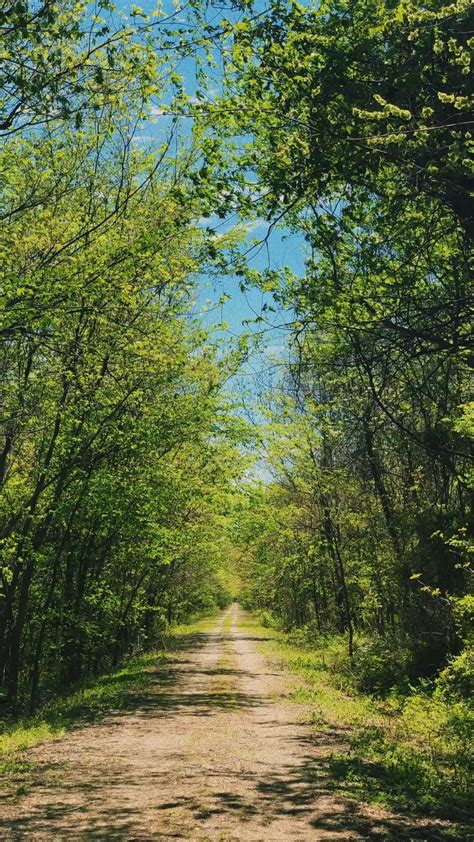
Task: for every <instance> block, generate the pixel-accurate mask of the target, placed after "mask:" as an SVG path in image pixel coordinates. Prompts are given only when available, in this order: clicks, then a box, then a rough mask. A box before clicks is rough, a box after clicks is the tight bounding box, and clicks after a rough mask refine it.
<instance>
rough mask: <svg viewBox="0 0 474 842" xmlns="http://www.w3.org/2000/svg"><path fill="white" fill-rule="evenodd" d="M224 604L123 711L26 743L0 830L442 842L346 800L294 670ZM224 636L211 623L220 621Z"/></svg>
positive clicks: (431, 831)
mask: <svg viewBox="0 0 474 842" xmlns="http://www.w3.org/2000/svg"><path fill="white" fill-rule="evenodd" d="M239 613H240V611H239V609H238V607H237V606H236V605H233V606H231V608H230V609H229V610H228V611H227V612H226V613H225V614H224V615H223V617H222V618H221V620H220V622H219V624H218V626H217V627H216V629H215V630H214V631H213V632H212V633H210V634H199V635H195V636H193V638H192V640H191V641H190V644H189V648H187V649H186V651H182V652H179V651H178V652H177V654H176V658H175V659H174V661H173V663H172V665H171V668H170V669H169V670H168V669H165V670H159V671H158V672H157V674H156V683H154V684H153V686H152V687H151V688H149V689H148V690H147V691H146V693H145V694H142V695H140V696H139V697H137V700H136V705H134V706H133V709H132V708H131V709H129V710H126V711H120V712H118V713H112V714H110V715H109V716H107V717H106V718H105V720H103V721H102V722H100V723H96V724H93V725H86V726H80V727H78V728H77V729H76V730H74V731H72V732H70V733H69V734H68V735H67V736H66V737H65V738H64V739H63V740H61V741H58V742H49V743H45V744H43V745H42V746H39V747H38V748H37V749H35V750H33V751H31V752H30V753H29V757H30V758H31V759H33V760H34V761H35V762H36V763H38V764H39V766H40V770H42V775H41V776H40V778H39V780H38V784H37V786H35V787H34V788H33V790H31V791H30V792H28V793H26V794H25V795H24V796H20V797H19V798H18V800H17V801H16V802H15V803H11V804H10V805H4V807H3V808H1V816H0V838H1V839H2V840H19V839H32V840H55V839H58V840H62V839H64V840H79V839H80V840H97V839H102V840H128V842H133V841H134V840H142V842H143V840H163V839H169V840H171V839H174V840H176V839H188V840H202V842H204V840H221V842H237V841H238V840H252V842H260V840H265V842H280V840H281V842H283V840H284V842H290V840H298V842H303V840H304V842H306V840H308V842H309V840H311V842H314V840H319V839H327V840H337V839H355V840H359V839H384V840H385V839H406V840H410V839H418V840H422V839H425V840H434V839H442V838H444V837H443V836H441V835H440V833H439V828H438V827H435V826H434V825H432V826H431V827H430V826H428V825H426V824H425V825H420V824H417V825H416V827H414V826H411V825H410V824H409V823H408V822H407V821H406V820H403V819H402V818H401V817H394V816H390V815H388V814H386V813H384V812H382V811H380V810H375V809H373V808H369V807H367V806H366V807H364V806H363V805H360V804H359V805H358V804H357V803H355V802H345V801H344V800H343V799H342V798H340V797H338V796H335V795H334V794H333V793H332V792H331V790H330V787H329V785H328V778H327V775H326V773H325V768H326V765H327V761H328V756H329V754H330V753H331V752H332V751H334V750H337V742H338V741H340V735H333V736H331V735H328V734H325V735H324V736H321V737H315V736H314V734H312V733H311V730H310V728H309V726H308V725H307V724H304V715H305V711H304V709H302V708H301V707H299V706H297V705H295V704H293V703H292V702H291V701H290V700H289V699H288V698H285V697H287V696H288V694H289V692H290V690H291V682H292V681H293V679H291V677H289V676H288V675H286V674H285V673H283V672H282V671H281V670H280V669H279V668H275V667H274V665H272V664H271V663H269V662H268V661H267V659H266V658H264V656H263V655H261V654H260V653H259V652H258V648H257V647H258V638H255V637H252V636H251V635H249V634H248V633H246V632H245V631H240V630H239V628H238V625H237V623H238V618H239ZM230 620H231V621H232V626H231V630H230V632H229V633H225V634H224V633H222V627H223V623H225V624H226V626H228V625H229V621H230Z"/></svg>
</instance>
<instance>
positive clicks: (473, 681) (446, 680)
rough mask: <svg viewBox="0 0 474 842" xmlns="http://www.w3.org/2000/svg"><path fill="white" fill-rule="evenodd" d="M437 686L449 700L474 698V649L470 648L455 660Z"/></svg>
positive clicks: (443, 673) (444, 671)
mask: <svg viewBox="0 0 474 842" xmlns="http://www.w3.org/2000/svg"><path fill="white" fill-rule="evenodd" d="M436 684H437V686H438V688H439V690H440V692H441V693H442V694H443V696H445V698H447V699H472V698H474V648H473V647H471V646H469V647H468V648H467V649H465V650H464V652H461V654H460V655H458V656H457V657H456V658H453V659H452V660H451V662H450V663H449V664H448V666H447V667H446V669H444V670H443V671H442V672H441V673H440V674H439V677H438V680H437V682H436Z"/></svg>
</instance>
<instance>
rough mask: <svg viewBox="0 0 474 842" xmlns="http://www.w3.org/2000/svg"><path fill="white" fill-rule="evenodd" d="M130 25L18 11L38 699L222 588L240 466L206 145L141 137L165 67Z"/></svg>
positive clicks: (19, 504)
mask: <svg viewBox="0 0 474 842" xmlns="http://www.w3.org/2000/svg"><path fill="white" fill-rule="evenodd" d="M103 6H104V14H107V9H108V6H109V4H103ZM142 23H143V22H142ZM112 24H113V20H111V19H110V18H108V19H107V20H105V19H104V20H102V21H100V20H96V21H91V19H90V18H89V17H88V8H87V5H86V4H82V6H78V5H77V4H72V3H71V4H61V6H56V5H54V4H49V3H46V4H44V5H43V6H41V5H40V4H31V5H29V4H23V3H15V4H13V5H12V7H11V8H10V9H7V10H6V9H5V7H4V11H3V12H2V18H1V25H2V33H3V38H4V40H3V47H4V50H5V56H4V58H6V61H5V64H4V69H3V76H2V84H3V98H2V109H3V110H2V115H3V116H2V124H1V131H2V140H3V144H2V151H1V155H2V164H1V171H2V187H1V190H2V220H3V221H2V229H1V252H2V276H3V278H2V285H3V293H4V308H3V315H2V328H1V337H2V432H3V443H2V449H1V463H0V464H1V472H0V473H1V482H2V504H1V518H2V566H1V575H2V579H1V583H2V593H1V599H0V676H1V679H2V686H3V687H4V694H5V698H6V699H8V700H9V701H10V703H13V704H14V705H16V706H18V704H19V705H20V709H21V708H23V707H24V706H29V707H30V708H31V709H34V707H35V706H36V705H37V704H38V702H39V701H41V699H42V698H44V697H45V695H47V694H50V693H51V692H52V691H54V690H57V689H59V688H62V687H65V686H68V685H69V684H71V683H72V682H76V681H78V680H79V679H83V678H85V677H87V676H88V675H90V674H93V673H97V672H98V671H100V670H104V669H106V668H109V667H110V666H111V665H113V664H116V663H117V662H118V661H119V660H120V659H121V658H122V657H123V656H124V655H125V654H128V653H130V652H131V651H134V650H138V649H140V648H145V647H150V646H151V644H152V643H153V642H155V641H156V639H157V637H159V635H160V633H161V632H162V630H163V627H164V625H165V624H166V623H170V622H172V621H173V620H174V619H177V618H178V619H179V618H180V617H183V616H187V615H188V614H189V613H190V612H196V611H198V610H199V609H203V608H208V607H209V606H212V605H215V603H216V600H217V601H219V600H221V599H222V598H223V596H222V587H221V585H220V583H219V580H218V577H217V565H218V562H219V560H220V559H219V552H220V548H219V535H220V533H221V532H222V530H221V528H220V525H219V513H220V512H221V510H222V509H223V508H224V507H225V505H226V503H225V497H226V493H227V489H228V484H229V482H230V481H231V479H232V477H233V476H234V474H235V473H236V472H238V470H239V467H238V466H239V458H238V454H237V453H236V452H235V448H234V444H233V441H234V440H236V438H235V432H234V428H236V421H232V419H231V416H230V412H229V409H228V406H227V403H228V401H227V399H225V398H224V397H223V396H221V394H220V392H221V385H222V383H223V381H224V380H225V379H226V378H227V377H228V376H229V373H230V370H231V368H232V365H233V362H232V360H231V359H230V357H229V356H228V358H227V359H226V358H225V357H224V356H223V355H222V354H220V355H219V356H218V354H217V351H216V348H215V343H214V344H213V343H212V342H211V339H210V337H209V336H208V335H207V334H206V332H205V331H204V330H203V328H202V325H201V324H200V323H199V322H198V321H197V320H196V318H195V317H194V316H193V308H194V307H195V292H194V284H195V278H196V273H197V271H198V269H199V267H200V266H201V264H202V261H203V254H204V253H205V251H206V248H205V242H204V237H203V233H202V230H201V229H199V228H197V226H196V222H195V220H196V218H197V217H198V216H199V214H200V212H201V210H202V207H201V205H202V203H200V202H199V200H198V199H196V197H195V196H193V194H192V191H191V190H190V189H186V185H185V183H184V182H185V180H186V171H187V168H189V167H191V166H192V160H193V156H195V155H197V154H198V153H197V152H196V150H194V149H193V148H192V146H191V145H189V146H188V148H187V149H186V150H185V151H184V150H183V152H182V153H181V152H180V151H179V150H178V151H176V150H174V154H173V155H171V154H170V155H168V152H169V148H170V145H171V143H172V141H173V142H174V140H175V132H174V127H173V126H171V127H170V128H169V129H167V130H166V132H165V133H163V136H162V138H161V140H160V142H159V148H158V150H157V151H155V152H154V153H153V154H152V155H150V156H147V155H145V153H143V152H141V151H140V149H139V148H138V147H137V146H136V144H135V143H134V132H135V129H136V124H137V121H138V120H139V118H140V114H141V113H143V110H144V109H145V108H148V107H149V102H148V100H149V96H150V92H151V90H153V91H154V92H158V93H159V94H160V95H163V90H159V89H158V87H157V79H158V74H159V72H160V64H162V63H163V59H162V58H160V59H159V58H157V56H158V52H157V49H158V46H159V44H157V43H156V41H155V40H154V36H153V34H152V29H150V28H146V27H142V29H140V27H137V26H129V25H125V24H123V25H122V24H121V25H120V27H119V28H118V29H117V28H113V26H112ZM85 45H86V46H85ZM166 69H167V72H169V71H170V68H169V66H168V65H167V67H166ZM163 87H164V83H163Z"/></svg>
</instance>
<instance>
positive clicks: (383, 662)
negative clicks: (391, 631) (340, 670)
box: [352, 637, 411, 695]
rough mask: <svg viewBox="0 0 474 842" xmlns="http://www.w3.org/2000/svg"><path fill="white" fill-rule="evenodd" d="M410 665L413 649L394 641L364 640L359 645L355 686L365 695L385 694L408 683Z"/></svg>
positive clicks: (355, 658)
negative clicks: (410, 650)
mask: <svg viewBox="0 0 474 842" xmlns="http://www.w3.org/2000/svg"><path fill="white" fill-rule="evenodd" d="M410 662H411V656H410V652H409V650H408V649H406V648H404V647H403V646H401V645H400V643H398V642H396V641H394V640H391V639H390V640H387V639H384V638H381V637H374V638H372V639H370V640H368V639H367V640H364V641H363V642H362V643H359V644H358V645H357V647H356V652H355V656H354V660H353V663H352V674H353V679H354V683H355V686H356V687H357V689H358V690H361V691H362V692H364V693H372V694H374V695H384V694H385V693H387V692H388V691H389V690H390V689H391V688H392V687H393V686H394V685H400V684H401V683H406V676H407V675H409V673H410Z"/></svg>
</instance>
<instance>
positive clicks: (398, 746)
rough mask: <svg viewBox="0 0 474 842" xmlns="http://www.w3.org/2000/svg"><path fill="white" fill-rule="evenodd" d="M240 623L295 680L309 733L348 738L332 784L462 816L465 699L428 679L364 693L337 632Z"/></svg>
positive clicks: (467, 784)
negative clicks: (311, 634)
mask: <svg viewBox="0 0 474 842" xmlns="http://www.w3.org/2000/svg"><path fill="white" fill-rule="evenodd" d="M246 627H247V628H248V629H249V631H250V630H252V631H257V632H260V633H264V637H265V640H264V642H263V643H262V646H263V647H264V649H265V651H266V652H267V654H269V655H270V656H271V657H274V658H276V659H278V660H279V661H280V662H283V663H284V664H285V665H286V666H287V668H288V669H289V671H290V672H292V673H294V674H296V675H298V676H299V677H300V678H301V679H302V682H301V683H300V684H299V685H298V686H297V688H296V689H295V690H294V693H293V696H294V698H295V700H296V701H298V702H301V703H303V704H307V705H309V707H310V710H311V714H310V718H311V723H312V726H313V728H314V730H315V732H325V731H326V732H332V733H334V732H335V731H336V732H337V733H339V734H340V737H341V741H342V742H343V743H344V744H345V745H347V749H345V750H343V751H341V750H340V749H338V751H337V753H334V755H333V756H332V757H331V762H330V764H329V772H328V774H329V775H330V777H331V780H332V784H333V785H334V787H335V788H336V789H340V790H343V791H344V792H345V794H346V795H349V796H351V795H352V796H354V797H357V798H363V799H364V800H368V801H371V802H375V803H378V804H382V805H386V806H389V807H392V808H395V809H399V810H409V811H411V812H413V813H424V814H433V815H438V816H446V817H450V818H455V819H459V820H461V821H462V820H463V819H465V818H466V817H467V816H468V814H469V804H470V803H471V800H470V795H471V791H470V790H471V782H472V733H473V725H474V719H473V711H472V707H470V705H469V704H468V702H467V701H466V700H463V699H456V698H448V697H447V696H446V695H445V694H443V692H442V689H441V687H438V686H437V685H436V684H435V683H434V682H428V681H425V682H423V683H421V684H419V685H418V686H417V687H416V688H413V687H411V688H410V687H409V686H406V687H403V686H402V687H400V686H399V687H397V688H396V689H393V690H392V691H391V692H387V693H385V694H384V695H381V694H379V695H375V694H368V693H363V692H361V691H360V690H359V689H357V678H355V679H354V680H351V675H350V670H349V669H348V664H347V656H346V651H345V646H346V643H345V641H344V640H343V639H342V638H341V637H338V636H334V637H325V638H320V639H319V641H318V640H314V639H313V640H312V641H311V642H310V641H309V640H308V639H307V637H305V635H304V634H303V633H302V632H301V631H298V632H296V633H285V632H283V631H281V630H279V629H278V628H276V627H275V624H274V623H272V621H271V618H269V616H268V615H267V616H265V617H264V618H263V622H262V623H261V624H260V623H257V621H255V620H253V619H251V618H247V620H246ZM339 742H340V741H339ZM460 838H464V837H460Z"/></svg>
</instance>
